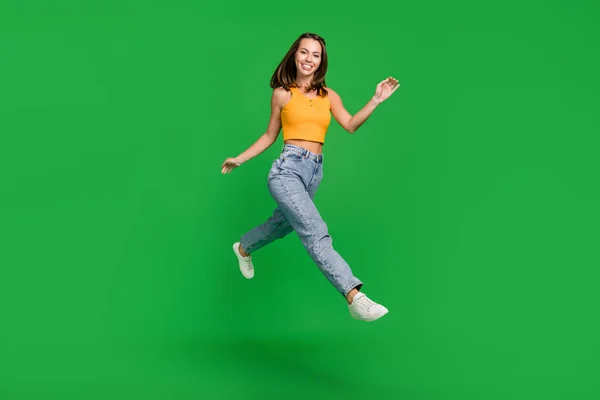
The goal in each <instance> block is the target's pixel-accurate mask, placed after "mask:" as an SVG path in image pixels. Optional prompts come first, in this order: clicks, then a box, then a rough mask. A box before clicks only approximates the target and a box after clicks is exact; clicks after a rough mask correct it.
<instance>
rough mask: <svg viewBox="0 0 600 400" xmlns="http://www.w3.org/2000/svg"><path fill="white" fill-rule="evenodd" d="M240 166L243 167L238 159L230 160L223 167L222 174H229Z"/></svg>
mask: <svg viewBox="0 0 600 400" xmlns="http://www.w3.org/2000/svg"><path fill="white" fill-rule="evenodd" d="M240 165H242V163H240V162H239V161H238V159H237V158H228V159H226V160H225V161H224V162H223V165H221V173H222V174H228V173H230V172H231V171H233V169H234V168H237V167H239V166H240Z"/></svg>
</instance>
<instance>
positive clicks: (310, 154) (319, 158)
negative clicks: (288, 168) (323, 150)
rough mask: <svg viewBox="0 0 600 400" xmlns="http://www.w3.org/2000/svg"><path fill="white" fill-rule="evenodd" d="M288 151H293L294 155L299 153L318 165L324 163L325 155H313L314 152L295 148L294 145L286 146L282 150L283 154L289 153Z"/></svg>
mask: <svg viewBox="0 0 600 400" xmlns="http://www.w3.org/2000/svg"><path fill="white" fill-rule="evenodd" d="M288 151H293V152H294V153H297V154H299V155H301V156H302V157H304V158H308V159H310V160H313V161H315V162H317V163H322V162H323V154H316V153H313V152H312V151H308V150H306V149H304V148H302V147H299V146H295V145H293V144H284V145H283V147H282V148H281V152H282V153H284V152H288Z"/></svg>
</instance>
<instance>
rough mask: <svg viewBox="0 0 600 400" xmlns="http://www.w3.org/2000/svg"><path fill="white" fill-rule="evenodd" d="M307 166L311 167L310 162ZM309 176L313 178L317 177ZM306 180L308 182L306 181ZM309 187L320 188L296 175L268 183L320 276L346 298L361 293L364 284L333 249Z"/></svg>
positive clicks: (275, 175) (289, 174) (278, 176)
mask: <svg viewBox="0 0 600 400" xmlns="http://www.w3.org/2000/svg"><path fill="white" fill-rule="evenodd" d="M290 162H295V161H290ZM307 165H310V162H309V161H307ZM294 167H295V168H298V172H305V171H301V170H302V169H304V168H301V167H300V165H297V166H294ZM301 175H306V174H305V173H302V174H301ZM310 175H311V176H313V177H314V176H315V175H316V174H314V175H313V173H311V174H310ZM305 180H308V179H306V177H305ZM306 186H308V187H309V188H312V187H314V188H315V190H316V186H318V184H317V185H311V184H309V183H308V182H307V185H305V183H304V182H303V180H302V179H301V178H300V176H298V175H297V174H295V173H280V174H274V175H272V176H271V177H270V179H269V190H270V192H271V195H272V196H273V198H274V199H275V200H276V201H277V203H278V205H279V207H278V208H279V209H280V210H281V213H282V215H283V216H284V217H285V219H286V220H287V221H288V223H289V224H290V226H291V227H292V228H293V230H295V231H296V233H297V234H298V236H299V238H300V240H301V241H302V244H303V245H304V247H305V248H306V250H307V251H308V253H309V254H310V256H311V258H312V259H313V261H314V262H315V264H316V265H317V266H318V267H319V269H320V270H321V272H322V273H323V274H324V275H325V277H326V278H327V279H328V280H329V282H331V283H332V284H333V285H334V286H335V288H336V289H337V290H338V291H339V292H340V293H341V294H342V295H343V296H344V297H347V295H348V294H349V293H350V292H351V291H352V290H353V289H355V288H358V289H360V287H361V286H362V282H361V281H360V280H359V279H357V278H356V277H354V275H353V274H352V270H351V269H350V267H349V266H348V264H347V263H346V261H344V259H343V258H342V257H341V256H340V255H339V254H338V253H337V252H336V251H335V250H334V249H333V245H332V239H331V236H330V235H329V232H328V229H327V224H326V223H325V222H324V221H323V219H322V218H321V215H320V214H319V211H318V210H317V208H316V206H315V204H314V202H313V199H312V196H311V195H310V194H309V191H308V190H307V189H306ZM354 293H355V292H354Z"/></svg>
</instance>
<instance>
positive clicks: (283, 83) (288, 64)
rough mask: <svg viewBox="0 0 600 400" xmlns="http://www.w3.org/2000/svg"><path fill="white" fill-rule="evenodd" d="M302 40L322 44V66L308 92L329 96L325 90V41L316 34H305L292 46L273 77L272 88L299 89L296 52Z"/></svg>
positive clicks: (318, 69)
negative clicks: (313, 91)
mask: <svg viewBox="0 0 600 400" xmlns="http://www.w3.org/2000/svg"><path fill="white" fill-rule="evenodd" d="M302 39H314V40H316V41H318V42H319V43H320V44H321V49H322V53H321V64H319V68H317V70H316V71H315V74H314V76H313V80H312V83H311V85H310V86H309V87H308V90H313V89H316V90H317V95H318V96H322V97H324V96H325V95H326V94H327V90H326V89H325V87H326V85H325V74H326V73H327V51H326V50H325V39H323V38H322V37H321V36H319V35H317V34H316V33H303V34H302V35H300V37H298V39H296V41H295V42H294V43H293V44H292V47H290V49H289V50H288V52H287V53H286V55H285V56H284V57H283V60H281V62H280V63H279V65H278V66H277V68H276V69H275V72H274V73H273V76H272V77H271V88H273V89H276V88H278V87H282V88H284V89H285V90H290V87H298V85H297V84H296V74H297V73H298V70H297V68H296V63H295V57H296V51H298V48H299V47H300V41H301V40H302Z"/></svg>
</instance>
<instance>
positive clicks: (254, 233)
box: [240, 207, 294, 255]
mask: <svg viewBox="0 0 600 400" xmlns="http://www.w3.org/2000/svg"><path fill="white" fill-rule="evenodd" d="M293 230H294V228H292V226H291V225H290V223H289V222H288V221H287V219H286V218H285V216H284V215H283V213H282V212H281V209H280V208H279V207H277V208H276V209H275V211H274V212H273V215H272V216H271V217H270V218H269V219H267V221H266V222H264V223H263V224H261V225H259V226H257V227H256V228H254V229H252V230H251V231H249V232H247V233H246V234H245V235H243V236H242V238H241V239H240V243H241V249H240V252H242V250H243V251H244V252H246V253H247V254H251V253H254V252H255V251H256V250H258V249H260V248H261V247H264V246H266V245H268V244H269V243H271V242H273V241H275V240H277V239H281V238H283V237H285V236H286V235H288V234H289V233H290V232H292V231H293ZM242 255H244V254H243V253H242Z"/></svg>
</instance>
